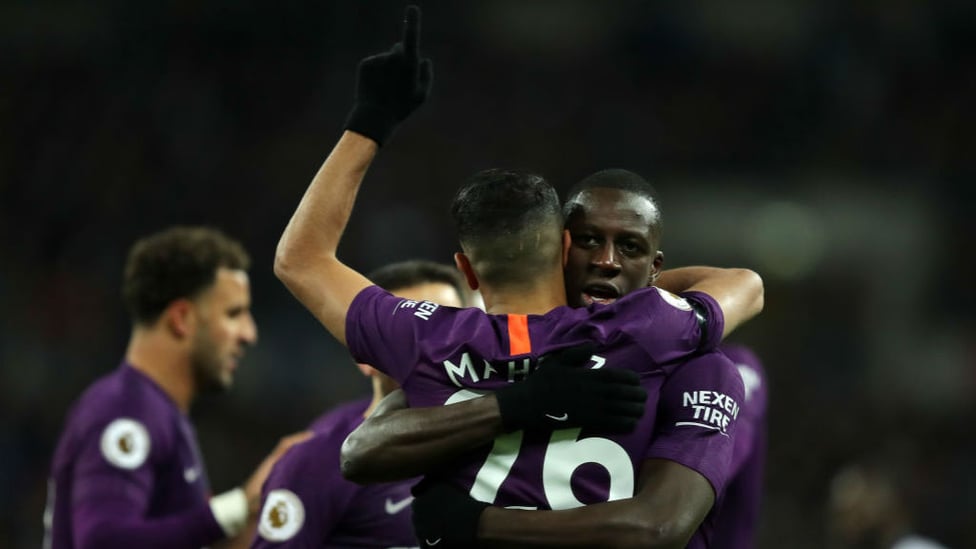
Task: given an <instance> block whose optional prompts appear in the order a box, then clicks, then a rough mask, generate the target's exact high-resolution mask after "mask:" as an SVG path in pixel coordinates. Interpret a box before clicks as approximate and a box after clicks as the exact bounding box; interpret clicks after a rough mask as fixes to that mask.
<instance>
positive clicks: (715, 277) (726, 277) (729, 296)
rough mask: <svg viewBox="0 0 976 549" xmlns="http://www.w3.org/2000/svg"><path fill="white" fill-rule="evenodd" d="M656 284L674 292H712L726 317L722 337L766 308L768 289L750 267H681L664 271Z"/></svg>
mask: <svg viewBox="0 0 976 549" xmlns="http://www.w3.org/2000/svg"><path fill="white" fill-rule="evenodd" d="M655 285H656V286H658V287H659V288H662V289H664V290H668V291H670V292H674V293H680V292H687V291H695V292H702V293H705V294H708V295H710V296H711V297H712V298H713V299H715V301H716V302H718V305H719V307H721V309H722V314H723V315H724V317H725V328H724V330H723V331H722V337H725V336H727V335H728V334H730V333H731V332H732V331H733V330H735V329H736V328H737V327H739V326H740V325H742V324H744V323H745V322H746V321H748V320H750V319H751V318H752V317H754V316H756V315H758V314H759V313H760V312H762V310H763V305H764V301H765V289H764V287H763V280H762V277H761V276H759V273H757V272H755V271H753V270H750V269H740V268H731V269H722V268H718V267H702V266H696V267H681V268H678V269H669V270H667V271H664V272H662V273H661V276H660V277H658V279H657V281H656V282H655Z"/></svg>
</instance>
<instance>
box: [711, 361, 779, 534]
mask: <svg viewBox="0 0 976 549" xmlns="http://www.w3.org/2000/svg"><path fill="white" fill-rule="evenodd" d="M719 349H720V350H721V351H722V352H723V353H725V355H726V356H727V357H729V359H730V360H731V361H732V362H733V363H734V364H735V366H736V368H737V369H738V370H739V373H740V374H741V376H742V381H743V384H744V385H745V397H744V398H743V401H742V413H741V414H739V421H738V423H739V424H738V426H737V427H736V436H735V448H734V450H733V452H732V478H731V479H730V480H729V484H728V486H726V488H725V494H724V496H723V497H722V499H721V500H720V501H719V502H717V503H716V505H715V508H716V509H715V517H714V531H715V539H716V540H718V541H719V542H720V545H721V546H722V547H729V548H731V549H748V548H750V547H754V546H755V536H756V528H757V526H758V522H759V507H760V501H761V499H762V485H763V472H764V468H765V465H766V442H767V439H766V403H767V401H768V398H769V396H768V395H769V390H768V388H767V386H766V372H765V370H764V369H763V366H762V362H761V361H760V360H759V358H758V357H757V356H756V354H755V353H753V352H752V351H751V350H750V349H749V348H748V347H745V346H743V345H732V344H723V345H722V346H720V347H719Z"/></svg>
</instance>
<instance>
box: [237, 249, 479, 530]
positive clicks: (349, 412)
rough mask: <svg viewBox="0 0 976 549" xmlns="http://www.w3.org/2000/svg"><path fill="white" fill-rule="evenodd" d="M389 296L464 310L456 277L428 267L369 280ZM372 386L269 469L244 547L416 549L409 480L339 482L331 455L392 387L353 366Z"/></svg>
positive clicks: (412, 264) (411, 266)
mask: <svg viewBox="0 0 976 549" xmlns="http://www.w3.org/2000/svg"><path fill="white" fill-rule="evenodd" d="M369 279H370V280H372V281H373V282H374V283H375V284H376V285H377V286H379V287H380V288H383V289H385V290H387V291H389V292H392V293H394V294H396V295H397V296H399V297H401V298H404V299H409V300H414V301H418V302H420V301H425V302H431V303H438V304H440V305H447V306H451V307H461V306H463V305H464V302H463V296H464V292H465V290H464V288H463V286H462V283H461V279H460V277H459V275H458V272H457V270H455V269H454V268H453V267H448V266H446V265H441V264H439V263H433V262H430V261H404V262H400V263H393V264H390V265H387V266H385V267H382V268H380V269H378V270H376V271H374V272H373V273H371V274H370V275H369ZM358 366H359V369H360V370H361V371H362V372H363V374H365V375H367V376H369V377H370V378H371V379H372V385H373V394H372V396H371V397H370V398H363V399H359V400H356V401H353V402H350V403H347V404H344V405H342V406H340V407H338V408H336V409H334V410H330V411H329V412H327V413H325V414H323V415H322V416H321V417H319V418H318V419H317V420H315V422H314V423H313V424H312V427H311V431H312V432H313V433H315V434H314V436H313V437H312V438H311V439H310V440H308V441H307V442H305V443H303V444H300V445H298V446H296V447H295V448H293V449H292V450H291V451H290V452H288V453H287V454H285V456H284V457H282V458H281V460H279V461H278V463H277V464H275V466H274V468H273V469H272V471H271V474H270V475H269V477H268V480H267V482H265V484H264V488H263V489H262V501H263V505H262V508H261V509H262V510H261V516H260V518H259V520H258V531H257V537H255V539H254V542H253V544H252V547H256V548H258V547H260V548H264V547H280V548H285V547H408V546H415V545H416V538H415V537H414V534H413V524H412V523H411V520H410V502H411V501H412V500H413V497H412V496H411V495H410V488H411V487H412V486H413V485H414V484H415V482H416V480H415V479H407V480H400V481H398V482H394V483H387V484H376V485H372V486H367V487H364V486H361V485H359V484H355V483H353V482H350V481H348V480H346V479H344V478H342V474H341V473H340V471H339V447H340V445H341V444H342V442H343V441H344V440H345V438H346V436H347V435H348V434H349V432H350V431H352V430H353V429H354V428H355V427H356V426H357V425H359V424H360V423H362V421H363V418H364V417H368V416H369V415H370V413H372V411H373V409H374V408H375V407H376V405H377V404H378V403H379V402H380V400H381V399H382V398H383V397H384V396H386V395H387V394H389V393H390V392H391V391H393V390H395V389H396V388H397V387H398V385H397V383H396V382H395V381H393V380H392V379H391V378H390V377H389V376H386V375H384V374H382V373H380V372H378V371H376V370H375V369H374V368H372V367H370V366H368V365H366V364H359V365H358Z"/></svg>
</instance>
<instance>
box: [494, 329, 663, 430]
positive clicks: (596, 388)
mask: <svg viewBox="0 0 976 549" xmlns="http://www.w3.org/2000/svg"><path fill="white" fill-rule="evenodd" d="M594 350H595V348H594V347H593V346H592V345H581V346H578V347H569V348H566V349H560V350H558V351H553V352H551V353H548V354H545V355H542V356H541V357H539V367H538V368H537V369H536V370H535V371H534V372H533V373H532V374H530V375H529V377H527V378H526V379H525V381H520V382H517V383H513V384H511V385H509V386H508V387H505V388H503V389H499V390H498V391H496V392H495V398H497V399H498V408H499V410H500V412H501V419H502V425H503V428H504V429H505V430H508V431H514V430H517V429H565V428H569V427H582V428H585V429H595V430H598V431H603V432H609V433H629V432H631V431H633V430H634V427H636V426H637V422H638V421H639V420H640V418H641V416H643V415H644V405H645V401H646V400H647V391H645V390H644V388H643V387H641V386H640V377H639V376H638V375H637V373H636V372H632V371H630V370H617V369H611V368H601V369H596V370H593V369H589V368H584V367H583V366H585V365H586V364H587V363H588V362H589V360H590V357H591V356H592V355H593V351H594Z"/></svg>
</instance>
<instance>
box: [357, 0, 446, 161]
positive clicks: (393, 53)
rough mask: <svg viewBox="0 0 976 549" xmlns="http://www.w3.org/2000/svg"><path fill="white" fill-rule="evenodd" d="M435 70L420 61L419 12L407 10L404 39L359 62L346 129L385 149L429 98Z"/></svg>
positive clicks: (427, 60)
mask: <svg viewBox="0 0 976 549" xmlns="http://www.w3.org/2000/svg"><path fill="white" fill-rule="evenodd" d="M432 74H433V68H432V65H431V62H430V59H423V60H421V59H420V8H418V7H417V6H407V11H406V15H405V20H404V27H403V39H401V40H400V41H399V42H397V43H396V44H394V45H393V47H392V48H390V50H389V51H387V52H385V53H381V54H378V55H373V56H371V57H367V58H365V59H363V60H362V61H360V62H359V69H358V71H357V75H356V99H355V102H354V103H353V105H352V110H351V111H350V112H349V117H348V118H347V119H346V129H347V130H352V131H354V132H356V133H359V134H362V135H365V136H366V137H368V138H370V139H372V140H373V141H376V142H377V143H378V144H380V145H382V144H383V142H384V141H386V139H387V138H388V137H390V134H391V133H393V130H394V128H396V126H397V124H399V123H400V122H401V121H403V120H404V119H405V118H406V117H407V116H409V115H410V113H412V112H413V111H414V110H415V109H416V108H417V107H419V106H420V105H421V104H422V103H423V102H424V101H426V100H427V96H428V95H430V82H431V78H432Z"/></svg>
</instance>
